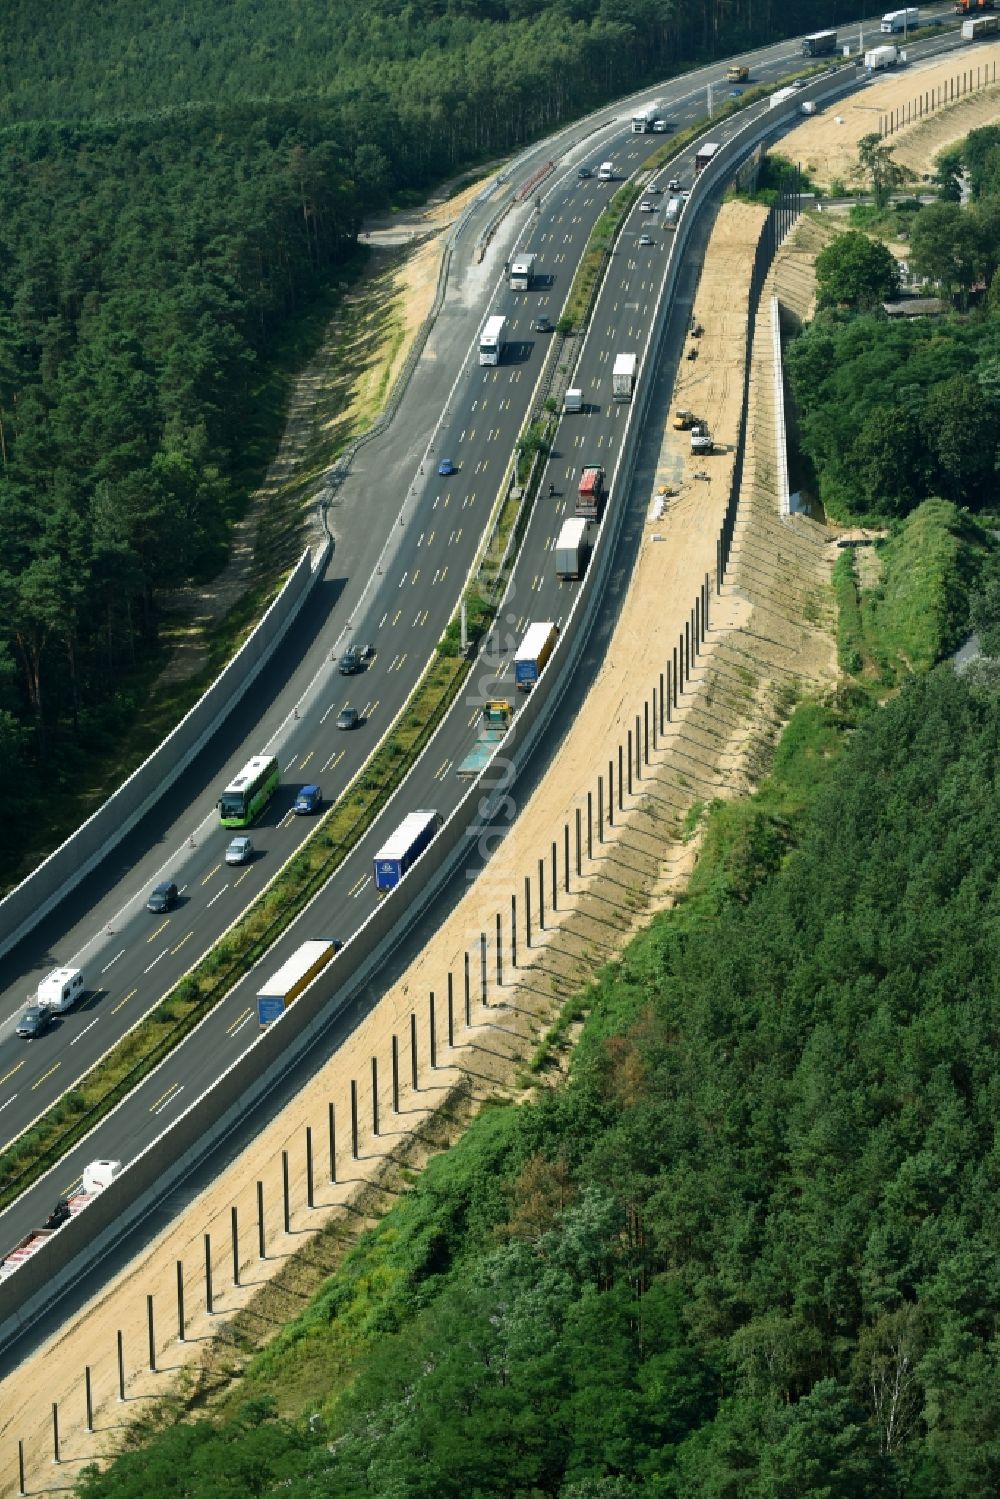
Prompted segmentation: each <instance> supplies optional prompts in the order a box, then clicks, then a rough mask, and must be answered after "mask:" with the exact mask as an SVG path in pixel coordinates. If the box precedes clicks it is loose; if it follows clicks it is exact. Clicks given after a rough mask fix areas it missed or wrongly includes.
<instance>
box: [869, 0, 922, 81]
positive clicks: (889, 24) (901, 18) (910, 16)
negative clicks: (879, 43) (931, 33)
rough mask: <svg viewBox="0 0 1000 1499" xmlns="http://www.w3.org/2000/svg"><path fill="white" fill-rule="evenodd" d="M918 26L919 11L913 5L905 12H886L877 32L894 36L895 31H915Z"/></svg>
mask: <svg viewBox="0 0 1000 1499" xmlns="http://www.w3.org/2000/svg"><path fill="white" fill-rule="evenodd" d="M919 24H920V11H919V10H918V9H917V7H916V6H915V5H910V6H907V8H906V10H890V11H887V12H886V14H885V15H884V16H883V17H882V25H881V26H880V27H879V30H880V31H881V32H882V35H883V36H895V34H896V32H897V31H915V30H916V29H917V27H918V26H919ZM866 66H867V64H866Z"/></svg>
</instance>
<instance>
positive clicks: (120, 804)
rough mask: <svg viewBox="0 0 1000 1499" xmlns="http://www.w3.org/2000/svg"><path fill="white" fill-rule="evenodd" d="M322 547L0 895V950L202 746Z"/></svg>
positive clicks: (309, 577) (250, 675) (281, 625)
mask: <svg viewBox="0 0 1000 1499" xmlns="http://www.w3.org/2000/svg"><path fill="white" fill-rule="evenodd" d="M330 547H331V542H330V541H329V539H328V540H327V541H325V542H324V544H323V546H322V547H321V548H320V550H319V552H318V553H317V555H316V557H315V558H313V557H312V556H311V554H310V552H309V551H308V550H307V551H305V552H303V554H302V556H301V557H300V559H299V561H298V563H297V564H296V566H295V567H294V569H293V570H292V573H291V575H290V576H289V578H288V581H287V582H286V584H285V586H284V588H283V589H282V590H281V592H280V593H279V594H278V597H277V598H276V599H275V600H274V602H273V603H272V604H271V606H270V608H269V609H268V610H267V612H266V614H265V615H264V617H263V618H262V619H261V621H260V623H259V624H258V625H257V627H256V629H255V630H254V631H253V633H252V635H250V636H249V638H248V639H247V640H246V641H244V643H243V645H242V646H241V647H240V649H239V650H238V651H237V653H236V655H235V656H234V657H233V659H232V660H231V661H230V662H229V663H228V664H227V665H226V667H225V668H224V669H223V671H222V672H220V674H219V675H218V676H217V677H216V679H215V681H214V682H213V683H212V685H211V686H210V687H209V688H208V689H207V691H206V692H205V693H204V694H203V695H202V696H201V697H200V698H199V699H198V701H197V702H196V703H195V705H194V707H193V708H191V709H190V710H189V712H188V713H187V714H186V715H185V716H184V718H182V719H181V721H180V723H179V724H178V725H177V727H176V728H175V729H173V730H172V731H171V732H170V733H169V734H168V735H167V737H166V739H164V740H163V741H162V743H161V744H159V745H158V746H157V748H156V749H155V750H154V751H153V753H152V754H151V755H150V756H149V757H148V759H146V760H144V761H143V763H142V764H141V765H140V766H139V768H138V770H134V771H133V772H132V774H131V775H130V776H129V778H128V780H127V781H124V782H123V783H122V785H121V786H119V787H118V790H117V791H115V792H113V793H112V795H111V796H109V797H108V799H107V801H106V802H105V803H104V804H103V805H102V806H100V807H98V809H97V811H96V812H95V813H94V814H93V815H92V816H91V817H89V818H88V819H87V821H86V822H85V823H83V824H82V825H81V826H80V827H78V828H77V830H76V832H74V833H72V834H71V835H70V836H69V837H68V838H67V839H66V841H65V843H63V844H61V845H60V846H59V848H57V849H56V850H55V852H54V853H51V854H50V855H49V857H48V858H47V859H46V860H45V861H44V863H42V864H40V865H39V866H38V868H37V869H35V870H33V871H32V873H31V874H29V875H28V876H27V878H26V879H24V880H22V881H21V883H20V885H18V886H17V887H16V888H15V889H14V890H12V891H11V892H10V894H9V895H7V896H5V897H4V899H3V900H2V901H0V954H2V953H5V952H8V951H9V950H10V949H11V948H12V947H13V946H14V944H15V943H17V942H19V941H20V940H21V938H22V937H24V936H25V935H26V934H27V933H28V932H30V931H31V930H32V928H33V927H35V926H36V925H37V924H38V922H39V921H41V920H42V919H43V917H45V916H47V915H48V913H49V912H50V911H51V910H52V909H53V907H54V906H56V905H58V903H59V901H61V900H62V899H63V897H64V896H66V895H68V894H69V892H70V891H71V890H72V889H74V887H75V886H77V885H78V884H79V883H80V881H81V880H83V879H85V878H86V876H87V875H88V874H89V873H90V872H91V870H93V869H94V868H96V866H97V865H98V864H99V863H100V861H101V860H102V859H103V858H105V857H106V855H107V854H108V853H110V851H111V850H112V849H113V848H114V847H115V846H116V845H117V844H118V843H120V842H121V840H122V838H124V837H125V835H126V834H127V833H128V832H130V831H131V829H132V828H133V827H134V826H135V824H136V823H137V822H138V821H139V819H140V818H141V817H143V816H144V815H145V814H146V813H147V812H148V811H149V809H150V807H152V806H153V805H154V804H155V803H156V802H157V801H158V800H159V798H160V797H161V796H162V795H163V793H164V792H165V791H166V790H167V789H168V788H169V787H170V786H172V785H173V783H174V782H175V781H176V780H177V777H178V776H179V775H180V774H181V773H182V772H183V771H184V770H185V769H186V768H187V766H188V765H190V763H191V761H192V760H193V759H194V757H195V755H197V754H198V753H199V751H200V750H201V749H203V748H204V746H205V745H206V744H207V743H208V741H209V740H210V739H211V737H212V735H213V734H214V733H215V731H216V730H217V729H218V727H219V725H220V724H221V723H222V722H223V720H224V719H225V718H226V716H227V715H228V714H229V712H230V711H231V709H232V708H233V707H235V705H236V704H237V703H238V702H239V701H240V698H241V697H242V696H243V694H244V693H245V692H246V690H247V688H248V687H249V686H250V684H251V683H252V682H253V681H254V679H255V678H256V677H257V675H258V673H259V672H260V671H261V670H262V669H263V667H264V666H265V665H266V664H267V662H268V661H269V660H270V658H271V656H272V655H273V653H274V651H275V650H276V649H277V647H278V645H279V644H280V643H281V641H282V639H283V638H284V635H285V633H286V631H287V630H288V627H289V625H290V624H291V623H292V621H293V620H294V619H295V617H296V615H297V614H298V612H299V610H300V609H301V608H302V605H303V603H304V602H305V600H306V598H307V596H308V594H309V591H310V589H311V588H312V585H313V584H314V583H315V582H316V580H317V578H319V577H321V576H322V574H323V571H324V569H325V567H326V563H327V559H328V558H329V555H330Z"/></svg>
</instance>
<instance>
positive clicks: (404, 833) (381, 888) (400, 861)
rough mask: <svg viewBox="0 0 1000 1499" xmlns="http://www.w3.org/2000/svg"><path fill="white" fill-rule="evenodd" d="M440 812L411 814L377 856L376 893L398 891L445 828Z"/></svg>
mask: <svg viewBox="0 0 1000 1499" xmlns="http://www.w3.org/2000/svg"><path fill="white" fill-rule="evenodd" d="M443 821H444V819H443V818H442V817H441V815H440V813H438V812H411V813H410V814H409V816H407V817H404V818H403V821H402V822H401V823H400V824H399V827H398V828H397V829H396V831H395V832H394V833H393V835H392V837H391V838H390V839H388V841H387V842H386V843H383V845H382V847H381V848H380V849H379V851H378V853H377V854H376V855H375V889H376V890H377V891H378V893H379V895H388V893H389V891H390V890H395V888H396V886H397V885H398V884H399V882H400V880H401V879H402V878H403V875H404V874H405V873H406V871H407V870H408V869H409V868H410V866H411V865H412V864H415V863H416V861H417V860H418V859H419V858H420V855H421V854H422V853H423V851H424V849H425V848H426V847H427V845H428V844H429V843H430V841H431V839H432V838H433V837H434V835H435V833H437V831H438V829H439V828H440V827H441V824H442V823H443Z"/></svg>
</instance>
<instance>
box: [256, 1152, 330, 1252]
mask: <svg viewBox="0 0 1000 1499" xmlns="http://www.w3.org/2000/svg"><path fill="white" fill-rule="evenodd" d="M330 1161H331V1165H332V1162H333V1155H332V1153H331V1156H330ZM330 1180H331V1181H336V1180H337V1176H336V1172H334V1174H333V1175H332V1176H331V1178H330ZM257 1258H258V1259H259V1260H266V1259H267V1245H266V1244H265V1242H264V1183H263V1182H262V1181H259V1182H258V1183H257Z"/></svg>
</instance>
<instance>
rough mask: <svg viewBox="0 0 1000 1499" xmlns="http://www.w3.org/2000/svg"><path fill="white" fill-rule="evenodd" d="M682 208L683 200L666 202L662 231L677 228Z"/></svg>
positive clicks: (673, 199)
mask: <svg viewBox="0 0 1000 1499" xmlns="http://www.w3.org/2000/svg"><path fill="white" fill-rule="evenodd" d="M683 207H684V200H683V198H671V199H670V201H669V202H668V204H667V206H666V209H665V211H664V214H663V227H664V229H676V228H677V220H678V219H679V218H680V216H681V210H682V209H683Z"/></svg>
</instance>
